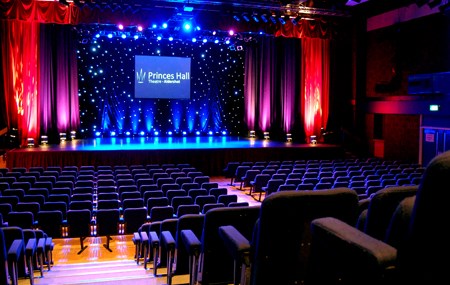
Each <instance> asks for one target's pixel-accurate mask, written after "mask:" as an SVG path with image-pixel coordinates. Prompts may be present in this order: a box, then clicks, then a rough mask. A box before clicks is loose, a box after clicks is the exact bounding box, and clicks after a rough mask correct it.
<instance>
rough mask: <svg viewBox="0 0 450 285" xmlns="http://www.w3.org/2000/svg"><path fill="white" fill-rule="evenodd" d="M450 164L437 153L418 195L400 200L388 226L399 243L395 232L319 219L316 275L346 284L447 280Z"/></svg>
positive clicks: (449, 159)
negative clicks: (374, 232) (376, 231)
mask: <svg viewBox="0 0 450 285" xmlns="http://www.w3.org/2000/svg"><path fill="white" fill-rule="evenodd" d="M449 166H450V152H448V151H447V152H444V153H441V154H439V155H437V156H436V157H434V158H433V159H432V160H431V161H430V163H429V164H428V166H427V167H426V170H425V173H424V176H423V180H422V183H421V184H420V185H419V186H418V189H417V194H416V195H415V198H414V196H411V197H408V198H405V199H403V200H402V201H401V202H400V204H398V207H397V208H396V210H395V212H394V214H393V216H392V217H391V219H390V222H391V224H390V225H389V227H388V230H389V233H390V234H392V233H394V234H395V235H396V238H398V237H400V238H399V239H397V243H395V244H394V245H393V243H392V241H393V240H389V237H390V235H386V236H384V237H383V239H381V240H380V239H376V238H373V237H372V236H370V235H369V234H366V233H364V232H362V231H360V230H358V229H356V228H355V227H353V226H351V224H350V225H349V224H346V223H343V222H342V221H340V220H339V219H333V218H322V219H317V220H314V221H313V222H312V225H311V226H312V229H313V244H314V245H315V251H314V252H315V253H316V255H317V256H316V258H315V260H317V264H316V266H314V269H315V271H314V273H315V274H314V275H313V277H314V278H315V279H316V280H317V281H318V282H325V283H326V284H337V283H339V284H343V285H346V284H438V283H440V282H441V280H443V279H445V278H446V277H447V271H448V270H447V268H446V266H445V265H444V264H443V263H442V262H441V260H442V258H443V257H444V256H446V255H447V253H448V252H449V250H450V246H449V244H448V241H447V239H446V237H445V236H446V235H445V234H444V233H445V231H446V229H445V226H442V225H445V224H446V221H447V220H448V218H449V214H448V211H447V203H448V202H447V201H448V197H449V194H448V191H446V189H445V188H442V187H441V185H442V184H443V183H445V182H446V181H448V177H449V175H450V172H449V169H450V167H449ZM387 189H389V190H391V189H390V188H387ZM380 191H383V190H380ZM377 193H379V192H377ZM401 232H403V235H402V234H401ZM399 234H400V235H399ZM394 240H395V239H394ZM336 257H338V258H337V259H336ZM319 260H320V261H319ZM318 284H319V283H318Z"/></svg>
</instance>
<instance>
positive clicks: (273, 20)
mask: <svg viewBox="0 0 450 285" xmlns="http://www.w3.org/2000/svg"><path fill="white" fill-rule="evenodd" d="M269 19H270V21H272V23H273V24H276V23H277V18H276V17H275V16H270V17H269Z"/></svg>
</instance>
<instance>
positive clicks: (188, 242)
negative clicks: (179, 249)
mask: <svg viewBox="0 0 450 285" xmlns="http://www.w3.org/2000/svg"><path fill="white" fill-rule="evenodd" d="M181 239H182V241H183V244H184V246H185V247H186V251H187V252H188V253H189V255H196V254H199V253H200V247H201V245H202V243H201V242H200V240H199V239H198V238H197V236H196V235H195V234H194V232H193V231H192V230H182V231H181Z"/></svg>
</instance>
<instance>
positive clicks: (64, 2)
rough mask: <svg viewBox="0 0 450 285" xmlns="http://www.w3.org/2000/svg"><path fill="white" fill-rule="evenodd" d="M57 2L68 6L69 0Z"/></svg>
mask: <svg viewBox="0 0 450 285" xmlns="http://www.w3.org/2000/svg"><path fill="white" fill-rule="evenodd" d="M59 3H61V4H63V5H65V6H69V5H70V4H69V2H67V0H59Z"/></svg>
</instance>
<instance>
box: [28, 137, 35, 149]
mask: <svg viewBox="0 0 450 285" xmlns="http://www.w3.org/2000/svg"><path fill="white" fill-rule="evenodd" d="M27 146H28V147H34V139H33V138H27Z"/></svg>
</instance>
